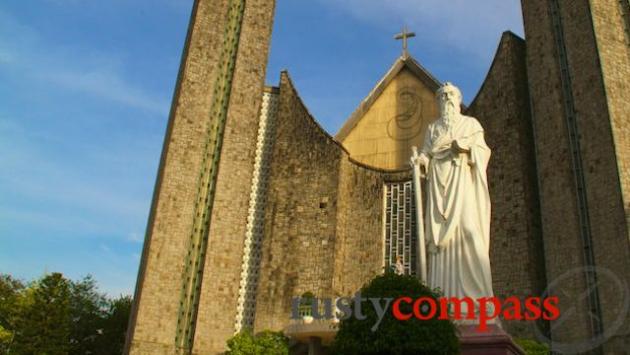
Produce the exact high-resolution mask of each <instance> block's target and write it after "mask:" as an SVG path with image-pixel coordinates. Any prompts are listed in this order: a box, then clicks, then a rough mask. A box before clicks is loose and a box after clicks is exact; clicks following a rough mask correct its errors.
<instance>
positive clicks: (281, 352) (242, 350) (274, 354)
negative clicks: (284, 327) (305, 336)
mask: <svg viewBox="0 0 630 355" xmlns="http://www.w3.org/2000/svg"><path fill="white" fill-rule="evenodd" d="M227 345H228V351H227V352H226V355H288V354H289V339H288V338H287V337H286V336H284V335H283V334H282V333H281V332H272V331H263V332H260V333H258V334H256V335H253V334H252V332H251V331H249V330H245V331H242V332H240V333H238V334H236V335H235V336H233V337H232V338H230V339H229V340H228V342H227Z"/></svg>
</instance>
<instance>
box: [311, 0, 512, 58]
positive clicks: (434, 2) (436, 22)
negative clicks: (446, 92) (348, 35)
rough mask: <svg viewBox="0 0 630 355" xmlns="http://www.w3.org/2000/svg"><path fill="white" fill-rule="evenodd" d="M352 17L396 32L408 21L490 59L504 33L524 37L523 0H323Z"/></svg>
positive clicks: (426, 35) (432, 37)
mask: <svg viewBox="0 0 630 355" xmlns="http://www.w3.org/2000/svg"><path fill="white" fill-rule="evenodd" d="M319 1H320V2H323V3H325V4H327V5H329V6H331V7H334V8H337V9H339V10H341V11H344V12H347V13H348V14H350V15H351V16H353V17H355V18H357V19H359V20H362V21H365V22H368V23H371V24H373V25H375V26H378V27H381V28H383V30H384V31H390V32H391V31H393V30H397V29H398V28H392V25H393V24H395V23H397V24H398V26H402V25H404V24H406V25H407V26H409V28H410V30H412V31H414V32H415V33H416V35H417V36H419V37H422V38H423V39H425V40H429V41H431V42H435V43H436V44H439V45H440V46H444V47H452V48H454V49H456V50H457V51H459V52H460V53H461V54H467V55H471V56H473V57H474V59H478V60H483V61H487V59H488V53H491V54H490V55H492V53H493V52H494V49H495V48H496V45H497V41H498V38H499V37H500V35H501V33H502V32H503V31H506V30H511V31H513V32H515V33H517V34H519V35H521V36H522V34H523V25H522V16H521V8H520V1H519V0H484V1H470V0H451V1H444V0H396V1H384V0H319Z"/></svg>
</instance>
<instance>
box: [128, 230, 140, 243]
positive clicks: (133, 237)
mask: <svg viewBox="0 0 630 355" xmlns="http://www.w3.org/2000/svg"><path fill="white" fill-rule="evenodd" d="M127 240H128V241H130V242H133V243H142V242H143V241H144V236H143V235H141V234H140V233H136V232H131V233H129V234H128V235H127Z"/></svg>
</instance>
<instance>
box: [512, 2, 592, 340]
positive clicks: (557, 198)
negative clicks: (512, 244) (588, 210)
mask: <svg viewBox="0 0 630 355" xmlns="http://www.w3.org/2000/svg"><path fill="white" fill-rule="evenodd" d="M522 5H523V18H524V22H525V38H526V46H527V49H526V53H527V75H528V79H529V80H528V82H529V93H530V99H531V109H532V118H533V123H534V137H535V148H536V163H537V169H538V179H539V183H540V185H539V196H540V205H541V219H542V227H543V230H542V232H543V242H544V247H545V255H546V258H545V261H546V262H545V269H546V276H547V280H548V281H549V282H552V281H554V280H556V279H557V278H558V277H560V276H561V275H564V274H565V273H567V272H568V271H570V270H572V269H574V268H575V267H576V266H580V265H582V262H583V256H582V255H583V252H582V243H581V241H580V237H579V235H580V224H579V221H578V215H577V199H576V190H575V182H574V176H573V169H572V165H571V154H570V150H569V142H568V136H567V126H566V119H565V110H564V109H563V96H562V90H561V82H560V67H559V64H558V58H557V52H556V46H555V42H554V33H553V27H552V21H551V16H550V13H549V2H548V1H542V0H532V1H526V0H523V1H522ZM585 288H586V286H585V280H584V278H583V277H582V275H572V277H570V278H569V279H567V280H566V282H563V284H562V285H558V287H554V288H552V289H551V290H550V293H551V294H557V295H558V296H559V298H560V312H561V313H566V312H568V310H569V307H571V305H575V307H577V309H578V310H579V311H578V312H576V313H575V315H574V316H573V317H571V318H567V319H566V322H565V324H564V326H562V327H558V328H556V329H554V330H552V337H553V338H554V340H557V341H563V342H570V341H579V340H580V339H586V338H589V337H590V330H589V325H588V324H589V320H588V319H587V317H586V314H585V312H582V310H586V309H587V305H586V301H585V300H583V299H582V300H581V301H579V299H580V298H579V296H580V295H582V292H583V291H584V289H585ZM575 300H578V301H575ZM551 326H552V327H553V324H551Z"/></svg>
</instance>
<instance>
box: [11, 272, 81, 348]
mask: <svg viewBox="0 0 630 355" xmlns="http://www.w3.org/2000/svg"><path fill="white" fill-rule="evenodd" d="M70 288H71V285H70V282H69V281H68V280H66V279H65V278H64V277H63V275H62V274H60V273H52V274H48V275H45V276H44V277H43V278H41V279H40V280H38V281H35V282H34V283H32V284H31V285H29V287H28V288H27V289H26V290H24V292H22V294H21V295H20V297H19V298H18V302H17V314H16V317H15V319H16V322H15V327H16V329H15V337H14V341H13V344H12V346H11V353H16V354H46V355H62V354H67V353H68V351H69V350H70V341H69V340H70V332H71V328H72V316H71V308H70V305H71V301H70V298H71V290H70Z"/></svg>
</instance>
